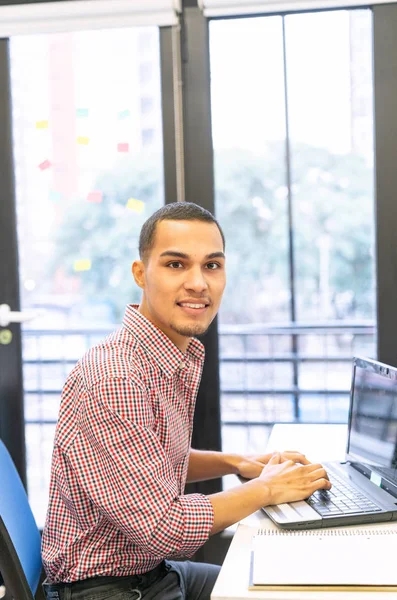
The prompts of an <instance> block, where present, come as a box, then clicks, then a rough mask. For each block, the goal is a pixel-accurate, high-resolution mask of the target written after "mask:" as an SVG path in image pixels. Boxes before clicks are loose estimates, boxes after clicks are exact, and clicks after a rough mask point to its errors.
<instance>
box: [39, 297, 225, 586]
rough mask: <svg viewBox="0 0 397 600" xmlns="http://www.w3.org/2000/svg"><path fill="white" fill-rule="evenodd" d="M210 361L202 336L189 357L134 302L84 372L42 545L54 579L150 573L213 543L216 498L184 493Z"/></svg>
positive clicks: (72, 378)
mask: <svg viewBox="0 0 397 600" xmlns="http://www.w3.org/2000/svg"><path fill="white" fill-rule="evenodd" d="M203 361H204V348H203V346H202V344H201V343H200V342H199V341H198V340H196V339H192V340H191V341H190V343H189V346H188V349H187V351H186V353H185V354H184V353H183V352H181V351H180V350H179V349H178V348H177V347H176V346H175V345H174V344H173V343H172V342H171V341H170V340H169V338H168V337H167V336H166V335H165V334H163V333H162V331H160V330H159V329H158V328H157V327H155V326H154V325H153V324H152V323H150V321H148V320H147V319H146V318H145V317H144V316H143V315H141V314H140V313H139V312H138V311H137V310H136V307H134V306H128V307H127V310H126V313H125V316H124V320H123V325H122V327H121V328H120V329H119V330H117V331H116V332H115V333H114V334H112V335H110V336H109V337H108V338H107V339H106V340H105V341H104V342H103V343H101V344H99V345H98V346H96V347H94V348H92V349H91V350H89V351H88V352H87V353H86V354H85V356H84V357H83V358H82V359H81V360H80V361H79V362H78V363H77V365H76V366H75V367H74V369H73V371H72V372H71V373H70V375H69V377H68V379H67V381H66V383H65V386H64V389H63V392H62V399H61V406H60V412H59V421H58V425H57V429H56V434H55V442H54V452H53V458H52V470H51V484H50V500H49V506H48V512H47V519H46V524H45V527H44V532H43V540H42V554H43V562H44V567H45V570H46V573H47V577H48V579H49V581H51V582H53V583H56V582H72V581H77V580H80V579H86V578H88V577H94V576H97V575H102V576H108V575H113V576H124V575H134V574H139V573H144V572H146V571H149V570H150V569H153V568H154V567H155V566H156V565H158V564H159V563H160V562H161V560H162V559H163V558H170V557H176V556H190V555H192V554H193V553H194V552H195V551H196V550H197V549H198V548H199V547H200V546H201V545H202V544H203V543H204V542H205V541H206V540H207V539H208V536H209V533H210V530H211V528H212V525H213V520H214V514H213V508H212V505H211V502H210V501H209V499H208V498H207V497H206V496H203V495H201V494H189V495H184V487H185V483H186V476H187V469H188V462H189V450H190V443H191V434H192V426H193V413H194V405H195V400H196V396H197V391H198V386H199V383H200V378H201V373H202V367H203Z"/></svg>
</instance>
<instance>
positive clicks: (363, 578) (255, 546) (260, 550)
mask: <svg viewBox="0 0 397 600" xmlns="http://www.w3.org/2000/svg"><path fill="white" fill-rule="evenodd" d="M396 556H397V529H386V528H377V529H347V528H346V529H342V528H339V529H325V530H306V531H285V530H273V529H271V530H267V529H259V530H258V531H257V534H256V535H255V536H254V538H253V543H252V553H251V570H250V583H249V589H254V590H258V589H264V590H281V589H282V590H286V589H287V590H289V591H295V590H297V591H299V590H304V589H308V590H312V591H313V590H324V591H325V590H329V591H346V590H352V591H353V589H354V591H361V590H362V591H397V568H396Z"/></svg>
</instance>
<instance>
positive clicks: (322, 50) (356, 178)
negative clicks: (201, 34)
mask: <svg viewBox="0 0 397 600" xmlns="http://www.w3.org/2000/svg"><path fill="white" fill-rule="evenodd" d="M283 19H284V30H283ZM283 35H284V36H285V37H284V38H283ZM237 41H238V43H237ZM284 43H285V48H286V55H285V63H284V51H283V44H284ZM371 44H372V13H371V11H370V10H352V11H346V10H339V11H329V12H317V13H302V14H293V15H287V16H286V17H281V16H271V17H261V18H249V19H234V20H225V21H214V22H212V23H211V25H210V53H211V54H210V57H211V94H212V123H213V125H212V126H213V143H214V160H215V199H216V214H217V217H218V218H219V220H220V223H221V224H222V226H223V227H224V230H225V234H226V247H227V269H228V285H227V288H226V293H225V298H224V302H223V305H222V308H221V311H220V319H219V321H220V327H219V330H220V359H221V402H222V406H221V415H222V424H223V425H222V436H223V447H224V449H225V450H229V451H237V452H242V451H248V450H249V451H254V452H255V451H258V450H259V451H260V450H261V449H263V447H264V445H265V443H266V437H267V435H268V431H269V425H267V424H271V423H273V422H275V421H296V420H301V421H308V422H310V421H342V422H343V421H346V419H347V408H348V395H349V386H350V373H351V358H352V356H353V355H354V354H357V353H361V354H365V355H369V356H371V355H372V356H373V355H374V352H375V276H374V252H373V247H374V214H373V213H374V184H373V135H372V128H373V106H372V95H373V89H372V87H373V86H372V47H371ZM286 100H287V101H286ZM288 175H290V178H289V177H288ZM289 181H290V184H289ZM289 202H290V203H291V210H292V213H291V219H290V218H289V214H288V203H289ZM289 228H291V234H292V242H293V244H292V246H290V239H289V235H290V231H289ZM290 250H293V256H292V253H291V254H290ZM254 432H255V433H254ZM258 440H262V446H261V448H258V447H257V444H258Z"/></svg>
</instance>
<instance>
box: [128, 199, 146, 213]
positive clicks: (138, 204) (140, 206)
mask: <svg viewBox="0 0 397 600" xmlns="http://www.w3.org/2000/svg"><path fill="white" fill-rule="evenodd" d="M127 208H129V209H130V210H133V211H134V212H136V213H143V211H144V210H145V203H144V202H142V200H135V198H130V199H129V200H128V202H127Z"/></svg>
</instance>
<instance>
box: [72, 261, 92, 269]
mask: <svg viewBox="0 0 397 600" xmlns="http://www.w3.org/2000/svg"><path fill="white" fill-rule="evenodd" d="M91 265H92V262H91V260H90V259H89V258H81V259H80V260H75V261H74V263H73V268H74V270H75V271H89V270H90V269H91Z"/></svg>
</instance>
